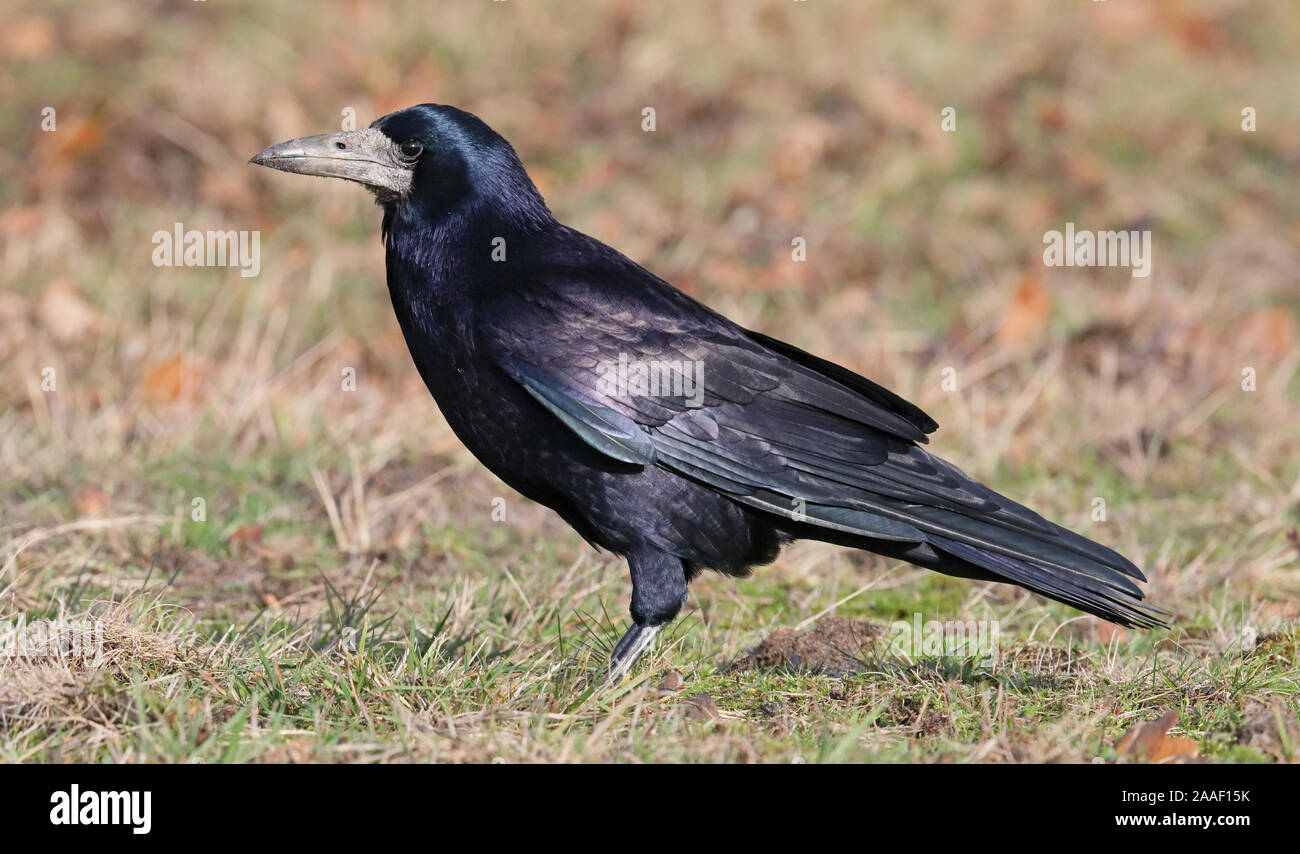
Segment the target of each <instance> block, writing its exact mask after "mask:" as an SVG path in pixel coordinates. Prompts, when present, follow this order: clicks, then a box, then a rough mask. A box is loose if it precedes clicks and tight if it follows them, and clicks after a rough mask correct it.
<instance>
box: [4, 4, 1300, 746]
mask: <svg viewBox="0 0 1300 854" xmlns="http://www.w3.org/2000/svg"><path fill="white" fill-rule="evenodd" d="M291 9H292V10H291ZM142 14H143V13H142V12H141V8H140V6H139V4H138V3H136V2H126V0H120V2H117V1H116V0H110V2H106V3H102V4H98V5H97V6H96V9H95V13H94V14H93V15H87V14H84V12H83V11H82V9H81V7H80V6H79V5H78V4H73V3H68V2H54V3H51V4H46V5H45V6H42V7H40V8H39V9H37V8H35V7H33V8H32V9H31V10H29V11H24V12H22V13H10V16H9V18H8V20H6V21H5V23H4V26H2V27H0V41H3V43H4V50H5V55H6V57H7V60H6V63H5V67H4V69H3V70H2V71H0V93H3V95H4V97H3V98H0V103H2V104H3V107H0V138H2V139H3V140H4V143H3V146H4V148H3V151H0V162H2V163H3V167H4V168H3V170H0V175H3V178H0V203H3V210H0V617H3V618H5V619H9V620H11V621H17V620H20V619H21V620H23V621H26V624H27V631H28V634H29V636H30V633H31V632H32V631H37V630H38V628H37V627H39V626H41V625H43V624H41V623H40V621H41V620H54V621H55V624H54V625H56V626H62V627H64V629H66V628H67V627H68V626H79V625H85V626H90V627H91V630H92V636H93V637H94V638H95V639H96V644H97V646H96V648H97V649H99V650H100V654H99V655H97V656H87V655H82V654H79V653H78V652H77V650H76V649H70V650H64V651H60V652H59V654H57V655H44V656H28V657H17V658H13V657H11V658H8V659H6V660H0V667H2V668H3V671H2V673H0V761H59V760H63V761H89V762H99V761H113V762H149V761H168V762H218V761H237V762H242V761H267V762H274V761H345V762H347V761H365V762H384V761H507V762H520V761H619V762H640V761H646V762H652V761H653V762H663V761H755V762H793V761H801V762H834V761H917V762H1019V761H1031V762H1034V761H1082V762H1089V761H1097V760H1098V759H1100V760H1101V761H1108V762H1109V761H1124V762H1128V761H1193V760H1196V761H1199V760H1204V759H1208V760H1210V761H1241V762H1260V761H1266V762H1272V761H1287V760H1293V759H1294V758H1296V756H1297V750H1298V749H1300V748H1297V745H1298V744H1300V724H1297V717H1298V714H1300V696H1298V695H1297V690H1298V688H1300V671H1298V669H1297V644H1298V643H1300V604H1298V603H1297V594H1298V593H1300V534H1297V527H1298V526H1300V431H1298V430H1297V429H1296V424H1297V423H1300V379H1297V371H1298V369H1300V322H1298V321H1297V317H1298V316H1300V315H1298V311H1300V287H1297V285H1298V284H1300V282H1298V281H1297V272H1296V271H1297V270H1300V249H1297V246H1298V245H1300V197H1297V195H1296V194H1295V192H1294V186H1293V182H1292V181H1291V180H1289V179H1290V178H1291V177H1292V176H1294V174H1295V170H1296V167H1297V165H1300V163H1298V162H1297V159H1296V152H1297V151H1300V102H1297V101H1296V99H1295V97H1294V94H1295V64H1294V57H1295V56H1296V55H1297V54H1298V53H1300V15H1297V13H1296V11H1295V10H1294V9H1293V6H1292V4H1290V3H1287V2H1284V0H1278V1H1277V2H1263V3H1251V4H1246V3H1235V2H1223V3H1219V4H1215V5H1213V7H1212V8H1210V9H1208V10H1207V9H1199V8H1198V9H1196V10H1191V9H1184V8H1182V4H1174V3H1165V2H1146V3H1143V2H1126V3H1122V4H1121V3H1115V2H1112V3H1088V2H1080V3H1075V4H1059V3H1053V4H1040V3H1027V2H998V3H990V4H959V5H957V6H955V7H949V5H948V4H940V3H934V4H930V3H920V4H918V3H896V4H880V3H852V4H849V3H843V4H831V3H816V2H810V3H806V4H805V3H791V2H775V0H773V1H772V2H766V3H761V4H750V3H740V2H734V3H733V2H725V3H714V4H708V6H707V7H702V6H700V5H699V4H691V3H668V4H641V3H636V2H631V0H628V2H616V3H610V4H604V5H602V6H601V7H600V8H599V9H598V10H596V9H593V10H592V11H591V12H590V13H587V14H575V13H572V12H565V13H564V14H557V13H556V11H555V7H554V6H552V5H550V4H543V3H536V4H534V3H521V2H513V0H511V2H505V3H491V2H463V3H460V2H458V3H453V4H447V5H446V6H445V7H443V6H440V7H439V13H438V15H437V17H436V19H431V18H430V16H429V12H428V8H427V6H426V4H423V3H414V2H399V3H377V2H376V3H370V2H360V0H358V2H351V3H341V4H338V5H337V6H317V5H313V6H310V7H308V6H303V7H300V8H292V7H285V8H283V9H270V8H267V7H266V6H265V4H255V3H251V2H245V3H229V4H227V3H223V4H215V3H208V4H201V3H198V4H190V3H185V4H168V5H166V6H159V7H158V8H156V9H154V10H153V11H151V12H150V13H149V19H148V21H147V23H146V22H144V21H142V19H141V16H142ZM9 57H12V58H13V61H9V59H8V58H9ZM431 100H432V101H439V102H446V103H454V104H457V105H460V106H463V107H465V108H468V109H470V110H472V111H474V112H476V113H478V114H479V115H481V116H482V117H483V118H484V119H485V120H487V121H488V122H489V123H490V124H492V125H493V126H495V127H496V128H497V129H498V130H500V131H501V132H502V133H503V134H504V135H505V136H506V137H507V138H509V139H511V140H512V141H513V142H514V143H515V145H516V147H517V148H518V149H519V152H520V155H521V157H522V158H523V160H524V162H525V164H526V165H527V166H528V167H529V169H530V171H531V173H532V174H533V176H534V177H535V179H536V180H537V182H538V184H539V186H540V187H541V189H542V191H543V193H544V194H545V195H546V196H547V198H548V200H549V201H550V203H551V206H552V208H553V209H554V211H555V212H556V214H557V215H558V216H559V217H560V218H561V219H562V220H563V221H565V222H568V223H569V224H571V225H574V226H575V227H578V228H581V229H582V230H584V231H588V232H589V233H592V234H594V235H596V236H597V237H600V238H601V239H603V240H605V241H607V242H609V243H611V244H613V245H614V246H616V247H618V248H619V249H621V250H622V251H624V252H625V253H627V254H629V255H630V256H632V257H633V258H635V259H637V260H639V261H641V262H642V263H644V264H645V265H646V266H648V267H650V268H651V269H652V270H654V271H655V272H656V273H658V274H659V275H661V276H663V277H665V278H666V279H668V280H669V281H672V282H673V283H675V284H677V285H678V286H679V287H682V288H683V289H685V290H687V291H688V292H690V293H692V294H693V295H695V296H696V297H698V298H700V299H702V300H704V301H706V302H707V303H709V304H710V305H712V306H714V307H715V308H717V309H719V310H721V311H723V312H724V313H726V314H728V315H730V316H732V317H733V318H735V319H736V320H738V321H740V322H742V323H744V324H745V325H747V326H750V327H753V328H757V329H760V330H762V331H764V332H767V333H768V334H772V335H776V336H778V337H782V338H785V339H787V340H790V341H792V342H793V343H796V344H798V345H800V346H803V347H805V348H808V349H812V350H815V351H816V352H818V353H819V354H821V355H823V356H826V357H829V358H832V359H835V360H836V361H839V362H841V363H843V364H845V365H847V366H849V367H851V368H854V369H856V370H859V371H861V372H863V373H865V374H867V375H868V376H870V377H872V378H873V379H875V380H877V381H878V382H881V383H883V384H885V385H887V386H889V387H890V388H893V389H894V390H896V391H898V392H899V393H901V394H903V395H905V396H906V397H908V398H909V399H912V400H914V401H915V402H917V403H918V404H920V405H921V406H922V407H923V408H925V409H926V410H927V411H928V412H929V413H930V414H931V415H933V416H934V417H935V418H936V420H937V421H938V422H939V423H940V425H941V427H940V430H939V432H938V433H937V434H936V435H935V436H934V437H933V441H932V446H931V447H932V449H933V450H934V451H935V452H936V453H939V454H940V455H942V456H945V457H947V458H949V459H951V460H953V461H954V462H955V463H957V464H958V465H960V466H962V467H963V468H964V469H965V470H966V471H967V472H968V473H970V474H971V475H973V476H976V477H978V478H980V479H982V480H984V481H986V482H988V483H990V484H992V485H993V486H994V487H995V488H997V489H998V490H999V491H1001V492H1004V493H1006V494H1008V495H1011V496H1013V497H1015V498H1017V499H1018V500H1021V501H1023V502H1024V503H1026V504H1028V505H1030V506H1032V507H1034V508H1035V509H1037V510H1039V511H1040V512H1042V513H1043V514H1044V515H1046V516H1048V517H1049V518H1052V519H1055V520H1057V521H1059V522H1062V523H1064V524H1067V525H1070V526H1073V527H1076V528H1078V529H1080V530H1082V531H1085V532H1086V533H1087V534H1088V535H1089V536H1092V537H1094V538H1096V539H1098V540H1100V541H1102V542H1104V543H1106V544H1108V545H1111V546H1113V547H1115V548H1117V549H1119V550H1121V551H1123V552H1124V553H1125V554H1127V555H1129V556H1130V557H1131V558H1133V559H1134V560H1135V561H1136V562H1137V563H1138V564H1139V565H1140V566H1142V567H1143V568H1144V569H1145V570H1146V572H1147V574H1148V577H1149V578H1150V579H1151V582H1150V584H1149V585H1148V592H1149V597H1150V598H1151V599H1152V600H1153V601H1154V602H1156V603H1158V604H1160V605H1162V606H1163V607H1165V608H1167V609H1168V610H1169V611H1170V612H1171V613H1172V615H1173V626H1172V627H1171V628H1170V629H1169V630H1163V631H1151V632H1133V631H1127V630H1122V629H1115V628H1113V627H1111V626H1109V625H1107V624H1105V623H1101V622H1099V621H1098V620H1095V619H1093V618H1091V617H1085V616H1081V615H1079V614H1078V613H1077V612H1075V611H1072V610H1071V609H1070V608H1068V607H1065V606H1062V605H1057V604H1054V603H1050V602H1047V601H1045V600H1043V599H1041V598H1039V597H1036V596H1033V595H1030V594H1027V593H1025V592H1023V591H1020V590H1018V589H1016V588H1012V587H1006V586H996V585H987V584H975V583H970V582H965V581H960V580H955V579H948V578H945V577H942V576H938V575H935V574H932V573H928V572H926V571H924V570H919V569H916V568H913V567H910V566H908V565H905V564H899V563H897V562H892V561H886V560H884V559H880V558H875V557H873V556H870V555H866V554H862V553H856V552H850V551H846V550H843V549H838V548H835V547H831V546H826V545H821V544H815V543H800V544H797V545H795V546H794V547H792V548H789V549H788V550H786V551H785V552H784V553H783V554H782V555H781V557H780V558H779V559H778V560H777V561H776V563H775V564H773V565H772V566H769V567H765V568H761V569H759V570H758V571H757V572H756V573H755V574H754V576H753V577H752V578H749V579H745V580H741V581H739V582H736V581H733V580H730V579H726V578H722V577H719V576H716V575H713V574H706V575H705V576H704V577H702V578H701V579H700V580H699V581H698V582H696V583H695V584H694V585H693V586H692V589H691V596H690V599H689V601H688V604H687V607H686V609H685V611H684V614H683V617H682V619H681V620H679V621H678V622H677V623H676V624H675V625H674V626H673V628H672V630H671V631H670V632H668V633H667V634H666V636H664V637H663V638H662V639H661V642H660V644H659V646H658V648H657V649H656V650H655V651H654V652H653V654H652V655H651V656H649V658H648V659H647V661H646V662H645V663H644V664H643V665H642V666H641V667H639V668H638V669H637V670H636V671H635V672H634V674H633V677H632V679H631V680H630V681H629V682H628V683H627V684H625V685H623V686H622V687H621V688H620V689H618V690H616V691H607V690H598V689H596V688H594V687H593V686H592V684H591V682H590V679H589V675H590V672H591V671H592V670H593V669H594V668H595V667H596V666H597V663H598V662H599V661H600V660H601V659H602V658H603V656H604V654H605V653H606V652H607V651H608V649H609V648H611V647H612V645H613V642H614V640H615V639H616V638H617V636H618V635H619V634H620V633H621V631H622V629H623V628H624V626H625V622H626V620H627V617H626V605H627V601H628V596H629V592H630V584H629V581H628V578H627V573H626V567H625V566H624V565H623V563H622V561H620V560H619V559H617V558H616V557H615V556H611V555H608V554H601V553H596V552H594V551H593V550H591V549H590V548H589V547H588V546H587V545H586V544H584V543H583V542H582V541H581V540H580V538H579V537H578V536H577V535H576V534H575V533H573V532H572V531H571V530H569V529H568V528H567V527H566V526H565V525H564V524H563V523H562V522H560V520H559V519H558V518H557V517H555V516H554V515H553V514H551V513H550V512H549V511H547V510H545V509H544V508H541V507H538V506H536V505H532V504H530V503H529V502H527V501H525V500H524V499H522V498H521V497H520V496H518V495H517V494H515V493H513V492H512V491H510V490H509V489H508V488H506V487H505V486H504V485H502V484H501V483H500V482H498V481H496V480H495V479H494V478H493V477H492V476H491V475H489V474H488V473H486V472H485V471H484V470H483V469H482V467H480V466H479V465H478V464H477V463H476V462H475V461H474V460H473V459H472V458H471V457H470V456H469V455H468V454H467V453H466V452H465V451H464V450H463V448H461V446H460V445H459V443H458V442H457V441H456V439H455V437H454V436H452V435H451V433H450V431H449V430H448V428H447V426H446V424H445V422H444V420H443V419H442V417H441V415H440V414H439V413H438V411H437V409H436V407H435V405H434V404H433V402H432V401H431V399H430V398H429V397H428V395H427V394H426V393H425V391H424V390H423V388H422V386H421V384H420V382H419V379H418V377H417V376H416V374H415V371H414V368H413V367H412V365H411V364H410V359H409V356H408V355H407V354H406V351H405V348H404V345H403V342H402V340H401V336H400V332H399V330H398V328H397V325H396V321H395V320H394V319H393V317H392V312H391V308H390V306H389V305H388V301H387V294H386V292H385V289H384V286H383V266H382V251H381V248H380V245H379V241H378V228H379V224H378V219H379V212H378V210H377V209H376V208H375V207H374V206H373V205H372V204H371V203H370V201H369V200H368V197H367V196H366V195H365V194H364V193H363V192H362V191H360V190H359V189H357V188H355V187H351V186H345V185H342V184H339V183H338V182H329V181H325V180H319V179H304V178H300V177H296V176H285V175H278V174H272V173H270V172H268V171H267V170H258V169H254V168H253V167H251V166H246V165H245V163H244V161H245V160H246V159H247V158H248V157H249V156H251V155H252V154H253V153H255V152H257V151H259V150H261V149H262V148H263V147H265V146H266V145H268V144H270V143H273V142H278V141H280V140H283V139H287V138H289V137H293V136H299V135H303V134H307V133H315V132H321V131H327V130H333V129H336V128H337V127H339V125H340V122H342V121H344V120H345V119H346V118H347V114H348V112H349V111H351V112H352V113H353V114H354V115H355V118H356V121H357V123H358V124H359V125H363V124H365V123H368V122H369V121H370V120H372V119H373V118H375V117H377V116H378V115H381V114H383V113H384V112H386V111H388V110H391V109H395V108H398V107H402V106H407V105H409V104H412V103H418V102H422V101H431ZM47 107H52V108H53V109H54V111H55V115H56V117H57V126H56V128H55V129H54V130H50V131H47V130H43V129H42V120H43V112H42V111H43V110H44V109H45V108H47ZM946 107H952V108H953V110H954V112H953V113H952V114H951V115H952V117H953V118H954V120H955V125H953V129H952V130H951V131H948V130H945V129H944V127H943V125H942V124H941V122H942V120H943V112H942V111H943V110H944V108H946ZM646 108H653V110H654V112H653V114H652V115H653V118H654V129H653V130H652V131H651V130H647V129H646V128H647V125H646V121H647V115H648V114H646V113H645V110H646ZM1246 111H1249V112H1248V113H1247V112H1246ZM1249 117H1253V119H1251V120H1252V121H1253V122H1254V124H1252V125H1251V127H1253V128H1254V129H1253V130H1248V129H1246V126H1245V123H1246V122H1247V121H1248V118H1249ZM178 222H180V223H183V224H184V227H185V228H187V229H189V228H194V229H199V230H207V229H234V230H249V231H253V230H256V231H258V232H259V234H260V269H259V270H258V274H257V275H256V276H249V277H244V276H241V275H240V273H239V270H238V269H237V268H234V267H197V268H186V267H167V266H156V265H155V264H154V263H153V252H154V249H155V244H154V242H153V235H154V234H155V232H158V231H171V230H172V229H173V228H174V225H175V223H178ZM1067 222H1073V223H1076V224H1077V225H1078V227H1079V228H1091V229H1112V228H1134V229H1150V230H1151V231H1152V234H1153V257H1152V268H1151V274H1150V275H1149V276H1147V277H1134V276H1132V275H1131V274H1130V271H1129V270H1128V269H1125V268H1077V267H1076V268H1064V267H1046V266H1045V265H1044V263H1043V260H1042V253H1043V249H1044V244H1043V236H1044V234H1045V233H1046V232H1048V231H1051V230H1054V229H1063V228H1064V227H1065V224H1066V223H1067ZM796 238H803V240H804V248H805V253H806V255H805V257H806V260H795V257H794V256H793V255H792V252H793V251H794V249H793V248H792V247H796V246H797V244H796V243H795V242H794V241H796ZM521 441H526V437H521ZM914 621H915V622H916V623H926V624H928V623H932V622H940V623H942V622H945V621H959V622H962V623H963V624H964V623H966V622H968V621H973V622H975V623H977V624H982V625H983V626H985V627H991V624H992V621H997V632H998V635H997V637H998V643H997V646H996V651H997V655H996V660H991V659H990V658H989V657H988V656H985V655H968V654H965V652H963V651H960V650H959V651H957V653H956V654H951V651H949V654H940V653H934V652H933V651H931V652H927V651H926V650H925V649H924V648H922V649H911V650H908V649H902V650H900V649H899V648H898V646H897V645H896V644H895V643H894V640H895V639H896V637H897V633H898V631H899V628H898V625H899V624H901V625H904V626H908V625H913V624H914ZM95 632H97V633H98V634H95ZM60 637H63V636H60ZM1170 713H1177V715H1176V718H1175V717H1173V716H1171V715H1170ZM1157 720H1161V721H1162V723H1161V724H1160V726H1158V727H1156V730H1155V731H1147V730H1136V731H1135V727H1136V726H1137V725H1139V724H1144V723H1150V722H1155V721H1157ZM1152 732H1154V735H1153V734H1152ZM1126 733H1132V734H1131V735H1130V737H1129V738H1128V739H1127V741H1122V739H1123V737H1124V736H1125V734H1126Z"/></svg>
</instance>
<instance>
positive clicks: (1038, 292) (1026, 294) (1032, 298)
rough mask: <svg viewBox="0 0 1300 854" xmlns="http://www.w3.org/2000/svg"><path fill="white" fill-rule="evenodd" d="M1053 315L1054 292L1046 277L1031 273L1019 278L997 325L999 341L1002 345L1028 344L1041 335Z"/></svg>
mask: <svg viewBox="0 0 1300 854" xmlns="http://www.w3.org/2000/svg"><path fill="white" fill-rule="evenodd" d="M1051 314H1052V295H1051V293H1050V292H1049V291H1048V290H1047V288H1046V287H1044V286H1043V280H1042V279H1041V278H1040V277H1039V276H1037V275H1035V274H1033V273H1031V274H1029V275H1027V276H1025V277H1024V278H1023V279H1021V280H1020V285H1019V287H1017V288H1016V294H1015V296H1014V297H1012V299H1011V305H1009V306H1007V311H1006V314H1004V315H1003V316H1002V325H1001V326H999V327H998V344H1000V345H1001V346H1003V347H1008V346H1015V345H1018V344H1025V343H1028V342H1030V341H1032V340H1034V339H1035V338H1037V337H1038V336H1039V335H1041V334H1042V332H1043V329H1044V328H1045V327H1046V326H1047V319H1048V317H1050V316H1051Z"/></svg>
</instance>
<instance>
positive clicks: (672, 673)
mask: <svg viewBox="0 0 1300 854" xmlns="http://www.w3.org/2000/svg"><path fill="white" fill-rule="evenodd" d="M685 684H686V682H685V681H684V680H683V679H682V674H680V673H678V672H677V671H676V670H669V671H668V672H667V673H665V674H664V681H662V682H660V683H659V693H661V694H676V693H677V692H678V691H680V690H682V686H683V685H685Z"/></svg>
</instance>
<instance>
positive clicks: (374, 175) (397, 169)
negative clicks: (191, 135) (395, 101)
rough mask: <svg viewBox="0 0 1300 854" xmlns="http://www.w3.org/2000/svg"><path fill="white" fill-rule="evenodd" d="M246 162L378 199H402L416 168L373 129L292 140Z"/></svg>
mask: <svg viewBox="0 0 1300 854" xmlns="http://www.w3.org/2000/svg"><path fill="white" fill-rule="evenodd" d="M248 162H249V163H253V164H256V165H258V166H266V167H268V168H271V169H278V170H280V171H281V172H294V173H297V174H299V175H319V176H321V177H325V178H342V179H343V180H345V181H355V182H357V183H358V184H364V185H365V186H366V187H368V188H369V189H370V190H371V191H372V192H374V193H375V194H376V195H378V196H380V197H381V198H391V197H397V198H400V197H402V196H405V195H406V194H407V193H408V192H410V189H411V180H412V178H413V176H414V173H415V164H414V163H413V162H408V161H406V160H403V158H402V156H401V152H400V151H399V150H398V148H397V145H396V143H394V142H393V141H392V140H391V139H389V138H388V137H387V136H385V135H384V134H383V133H381V132H380V131H377V130H374V129H372V128H365V129H363V130H349V131H342V132H340V133H318V134H316V135H315V136H304V137H301V138H299V139H291V140H289V141H288V142H282V143H280V144H278V145H273V146H271V147H270V148H268V149H266V150H265V151H263V152H261V153H259V154H257V155H255V156H254V157H253V158H252V159H251V160H249V161H248Z"/></svg>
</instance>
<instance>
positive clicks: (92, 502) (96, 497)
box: [73, 489, 108, 516]
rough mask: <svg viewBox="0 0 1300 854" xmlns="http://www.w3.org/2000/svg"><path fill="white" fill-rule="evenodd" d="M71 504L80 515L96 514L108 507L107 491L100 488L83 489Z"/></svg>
mask: <svg viewBox="0 0 1300 854" xmlns="http://www.w3.org/2000/svg"><path fill="white" fill-rule="evenodd" d="M73 506H74V507H76V508H77V512H78V513H80V514H81V515H82V516H98V515H99V514H100V513H103V512H104V510H105V508H107V507H108V493H106V492H104V491H103V490H102V489H83V490H82V491H81V494H80V495H78V496H77V498H76V500H75V501H73Z"/></svg>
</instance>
